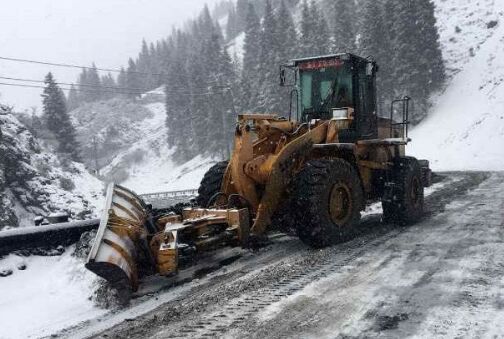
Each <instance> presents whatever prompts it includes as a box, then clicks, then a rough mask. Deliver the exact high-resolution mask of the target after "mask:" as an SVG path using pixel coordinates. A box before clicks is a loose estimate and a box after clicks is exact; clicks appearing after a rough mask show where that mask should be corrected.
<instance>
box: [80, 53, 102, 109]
mask: <svg viewBox="0 0 504 339" xmlns="http://www.w3.org/2000/svg"><path fill="white" fill-rule="evenodd" d="M86 85H87V86H86V87H85V88H83V90H85V91H86V93H87V94H86V97H87V98H88V101H90V102H95V101H98V100H100V99H102V97H103V93H102V88H101V81H100V76H99V75H98V70H97V69H96V65H95V63H94V62H93V64H92V66H91V68H90V69H88V72H87V84H86Z"/></svg>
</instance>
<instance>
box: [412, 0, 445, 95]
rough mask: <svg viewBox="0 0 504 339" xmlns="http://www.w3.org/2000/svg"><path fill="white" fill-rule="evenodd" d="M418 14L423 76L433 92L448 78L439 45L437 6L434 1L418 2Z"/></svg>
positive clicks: (422, 0)
mask: <svg viewBox="0 0 504 339" xmlns="http://www.w3.org/2000/svg"><path fill="white" fill-rule="evenodd" d="M414 4H415V6H416V9H415V11H416V13H418V20H417V22H416V24H417V31H418V35H419V39H420V41H418V42H417V43H418V44H420V45H421V47H420V50H421V51H423V53H422V55H421V56H422V58H421V60H420V63H421V68H422V69H423V70H424V72H423V74H424V76H426V77H427V79H426V82H427V83H428V84H429V86H428V87H429V89H430V90H431V91H436V90H439V89H440V88H441V87H442V85H443V83H444V80H445V78H446V76H445V66H444V61H443V55H442V52H441V47H440V43H439V32H438V29H437V25H436V17H435V6H434V3H433V2H432V0H418V1H416V2H415V3H414Z"/></svg>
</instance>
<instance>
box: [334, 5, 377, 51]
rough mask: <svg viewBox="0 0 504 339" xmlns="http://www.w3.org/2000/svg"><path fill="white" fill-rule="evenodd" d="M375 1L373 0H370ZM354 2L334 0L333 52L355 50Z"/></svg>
mask: <svg viewBox="0 0 504 339" xmlns="http://www.w3.org/2000/svg"><path fill="white" fill-rule="evenodd" d="M371 1H373V2H375V0H371ZM354 7H355V3H354V2H353V1H349V0H334V14H333V15H334V20H331V21H332V22H333V39H334V52H335V53H346V52H349V53H353V52H355V47H356V46H355V38H356V35H357V34H356V29H355V24H354V23H355V21H356V20H355V17H356V15H355V8H354Z"/></svg>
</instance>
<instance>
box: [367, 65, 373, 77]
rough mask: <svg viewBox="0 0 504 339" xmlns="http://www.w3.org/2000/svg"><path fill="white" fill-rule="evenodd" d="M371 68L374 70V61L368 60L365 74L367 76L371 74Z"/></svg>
mask: <svg viewBox="0 0 504 339" xmlns="http://www.w3.org/2000/svg"><path fill="white" fill-rule="evenodd" d="M373 70H374V63H373V62H368V63H367V65H366V75H367V76H368V77H370V76H372V75H373Z"/></svg>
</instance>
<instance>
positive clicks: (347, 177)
mask: <svg viewBox="0 0 504 339" xmlns="http://www.w3.org/2000/svg"><path fill="white" fill-rule="evenodd" d="M294 201H295V213H296V224H297V233H298V236H299V238H300V239H301V241H303V242H304V243H306V244H308V245H310V246H312V247H317V248H319V247H325V246H329V245H331V244H335V243H338V242H341V241H342V240H344V239H345V236H346V235H348V233H350V232H351V231H352V229H353V227H354V226H355V225H356V224H357V223H358V221H359V219H360V211H361V208H362V206H363V202H364V196H363V191H362V186H361V182H360V178H359V175H358V174H357V172H356V170H355V169H354V168H353V166H352V165H351V164H350V163H348V162H347V161H345V160H342V159H320V160H312V161H309V162H308V163H306V165H305V166H304V168H303V169H302V170H301V172H300V173H299V174H298V176H297V177H296V182H295V188H294Z"/></svg>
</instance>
